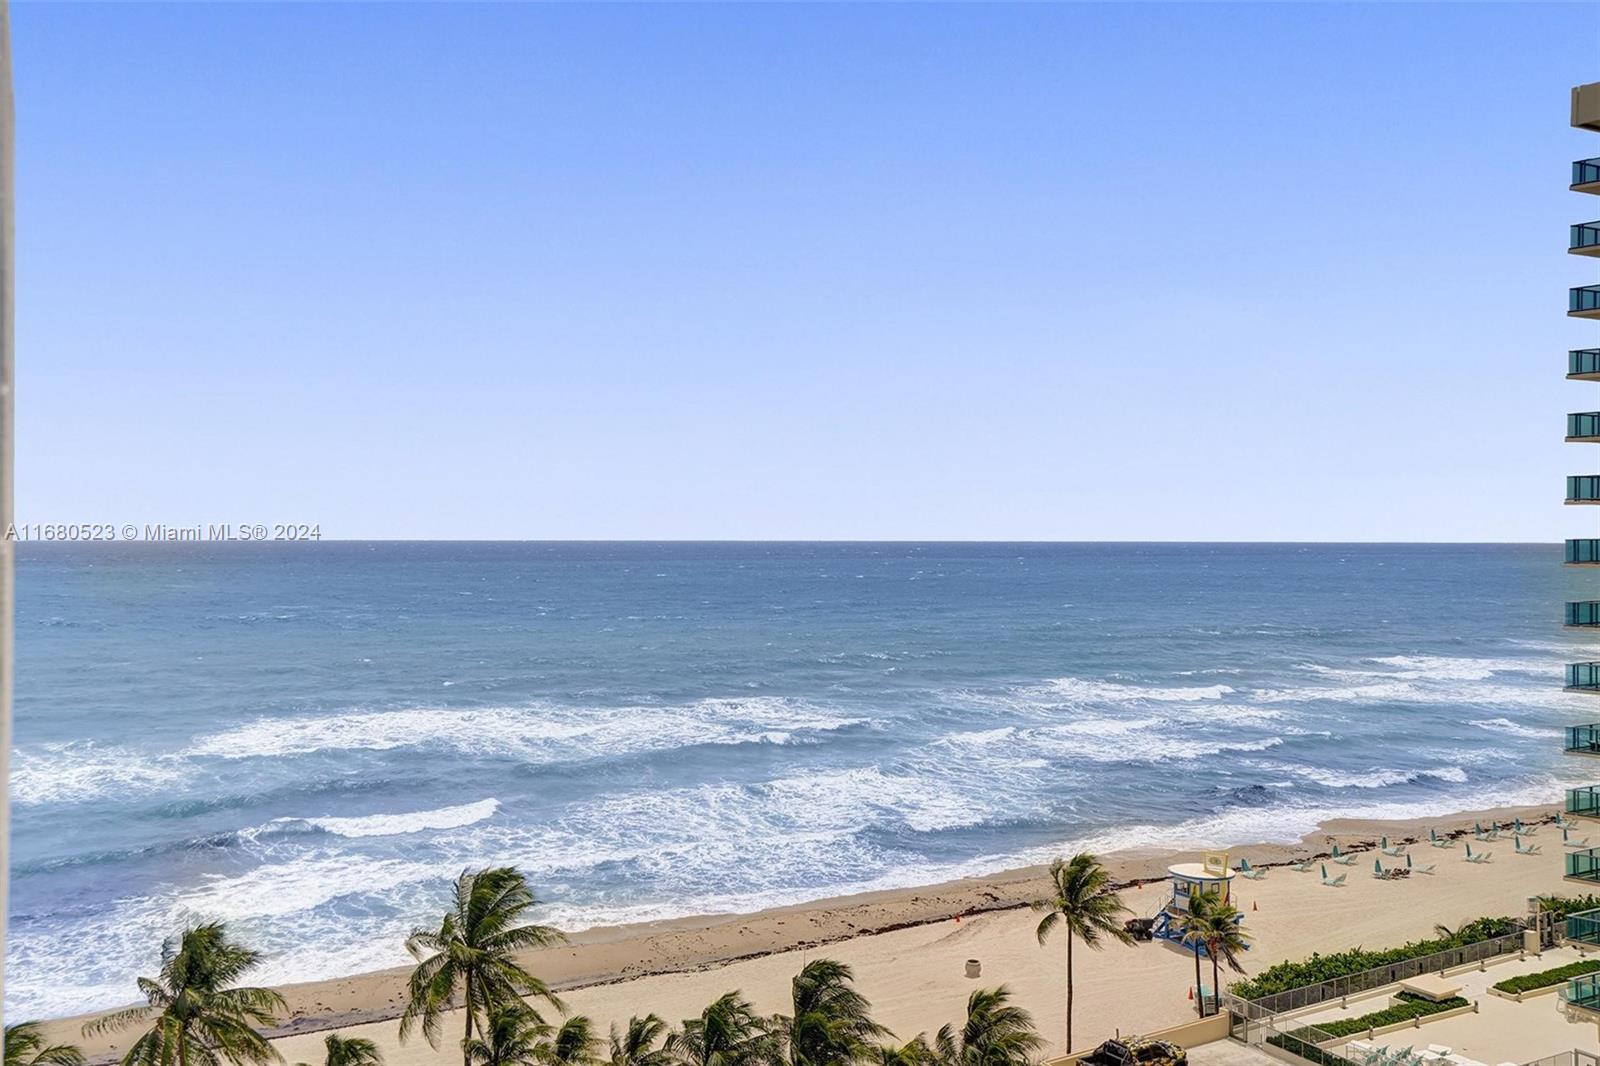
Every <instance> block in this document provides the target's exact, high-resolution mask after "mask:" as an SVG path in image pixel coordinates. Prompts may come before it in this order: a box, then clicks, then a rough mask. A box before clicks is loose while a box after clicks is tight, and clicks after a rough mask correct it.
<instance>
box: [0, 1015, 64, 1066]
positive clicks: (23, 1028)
mask: <svg viewBox="0 0 1600 1066" xmlns="http://www.w3.org/2000/svg"><path fill="white" fill-rule="evenodd" d="M5 1033H6V1035H5V1042H6V1056H5V1066H83V1052H82V1051H79V1050H78V1049H77V1048H76V1047H74V1046H72V1045H71V1044H47V1043H45V1037H44V1033H43V1032H41V1031H40V1029H39V1023H38V1022H17V1023H16V1024H15V1025H8V1026H6V1029H5Z"/></svg>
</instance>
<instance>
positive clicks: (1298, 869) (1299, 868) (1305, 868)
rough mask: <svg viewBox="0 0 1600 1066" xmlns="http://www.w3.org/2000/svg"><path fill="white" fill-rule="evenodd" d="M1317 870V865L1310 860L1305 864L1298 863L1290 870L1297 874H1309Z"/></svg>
mask: <svg viewBox="0 0 1600 1066" xmlns="http://www.w3.org/2000/svg"><path fill="white" fill-rule="evenodd" d="M1316 868H1317V864H1316V863H1314V862H1312V861H1311V860H1310V859H1307V860H1306V861H1305V862H1297V863H1295V864H1294V865H1293V866H1291V867H1289V869H1291V870H1293V871H1294V872H1295V873H1297V874H1308V873H1310V872H1311V871H1312V870H1315V869H1316Z"/></svg>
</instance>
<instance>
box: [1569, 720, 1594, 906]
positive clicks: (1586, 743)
mask: <svg viewBox="0 0 1600 1066" xmlns="http://www.w3.org/2000/svg"><path fill="white" fill-rule="evenodd" d="M1561 750H1562V751H1564V752H1566V753H1567V754H1568V755H1600V724H1597V723H1591V724H1590V725H1569V726H1567V739H1566V742H1565V743H1563V744H1562V745H1561ZM1595 913H1596V914H1600V911H1596V912H1595Z"/></svg>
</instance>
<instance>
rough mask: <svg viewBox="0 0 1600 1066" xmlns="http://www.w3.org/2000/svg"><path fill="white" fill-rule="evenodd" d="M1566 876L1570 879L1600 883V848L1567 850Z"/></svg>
mask: <svg viewBox="0 0 1600 1066" xmlns="http://www.w3.org/2000/svg"><path fill="white" fill-rule="evenodd" d="M1566 878H1567V880H1569V881H1587V882H1588V883H1590V884H1600V848H1587V849H1585V850H1583V851H1569V852H1567V872H1566Z"/></svg>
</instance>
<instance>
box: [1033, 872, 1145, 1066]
mask: <svg viewBox="0 0 1600 1066" xmlns="http://www.w3.org/2000/svg"><path fill="white" fill-rule="evenodd" d="M1033 909H1034V910H1036V911H1043V912H1044V917H1043V918H1041V919H1039V929H1038V936H1039V944H1040V945H1041V946H1043V944H1044V942H1045V941H1046V940H1047V939H1049V937H1050V933H1051V931H1053V930H1054V929H1055V928H1056V927H1057V926H1060V927H1062V928H1063V929H1065V930H1066V932H1067V1042H1066V1045H1065V1047H1063V1048H1062V1050H1063V1051H1067V1052H1070V1051H1071V1050H1072V942H1073V940H1074V939H1081V940H1082V941H1083V943H1084V945H1085V946H1086V947H1090V948H1094V949H1096V950H1099V949H1100V948H1101V947H1103V946H1104V938H1105V937H1111V938H1112V939H1113V940H1120V941H1121V942H1122V943H1124V944H1131V943H1133V937H1132V936H1131V935H1129V933H1128V931H1127V930H1125V929H1124V928H1122V923H1121V921H1120V920H1119V919H1120V918H1121V917H1122V915H1124V914H1131V913H1132V912H1131V911H1129V910H1128V908H1127V907H1125V906H1123V905H1122V897H1121V896H1119V895H1117V892H1116V889H1115V888H1113V887H1112V885H1111V872H1110V871H1109V870H1107V869H1106V868H1105V867H1104V866H1101V865H1100V860H1098V859H1096V858H1095V857H1094V856H1093V855H1089V854H1084V853H1080V854H1077V855H1074V856H1073V857H1072V858H1071V860H1062V859H1057V860H1056V861H1055V862H1053V863H1051V864H1050V895H1048V896H1046V897H1045V898H1044V899H1039V900H1034V902H1033Z"/></svg>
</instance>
